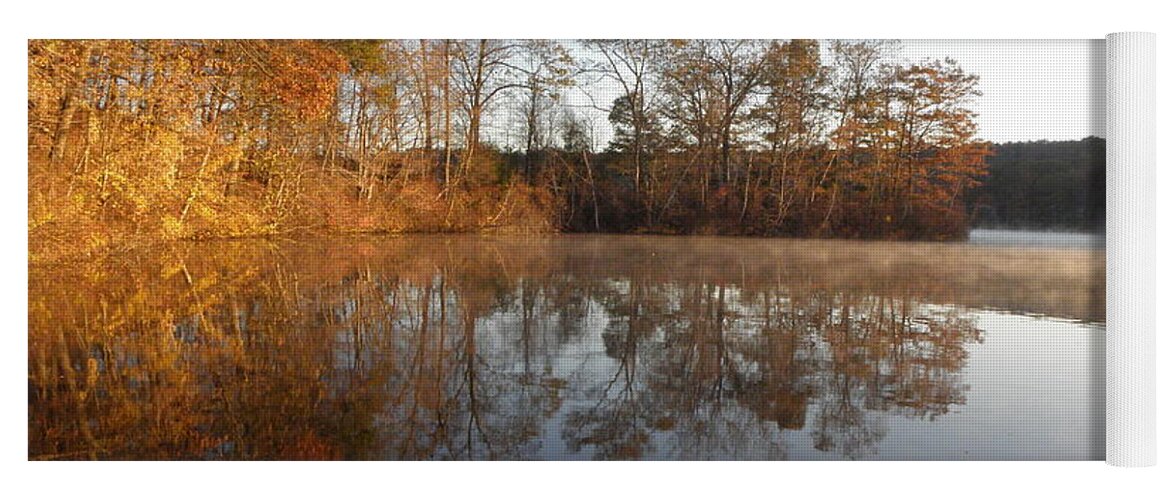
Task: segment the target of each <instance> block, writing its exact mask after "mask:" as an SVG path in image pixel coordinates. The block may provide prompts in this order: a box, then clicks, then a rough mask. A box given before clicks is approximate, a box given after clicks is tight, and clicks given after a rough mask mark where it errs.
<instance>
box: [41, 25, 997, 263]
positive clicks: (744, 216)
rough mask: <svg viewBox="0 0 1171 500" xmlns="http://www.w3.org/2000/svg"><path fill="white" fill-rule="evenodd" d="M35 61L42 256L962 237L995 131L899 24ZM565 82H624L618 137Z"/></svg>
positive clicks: (166, 43)
mask: <svg viewBox="0 0 1171 500" xmlns="http://www.w3.org/2000/svg"><path fill="white" fill-rule="evenodd" d="M28 64H29V99H28V120H29V127H28V134H29V138H28V144H29V183H30V189H29V237H30V246H31V250H30V252H32V253H34V254H36V253H39V252H46V251H50V250H52V249H59V248H62V247H74V249H75V250H90V249H94V248H98V247H102V246H105V245H108V244H111V243H116V242H119V241H122V240H125V239H127V238H141V239H152V240H153V239H160V238H162V239H174V238H201V237H225V236H227V237H230V236H244V235H256V234H273V233H280V232H290V231H297V230H305V229H326V230H332V231H469V230H482V229H486V228H513V229H522V230H536V231H550V230H565V231H622V232H626V231H646V232H665V233H719V234H753V235H793V236H818V237H862V238H890V239H894V238H915V239H948V238H959V237H963V235H965V234H966V228H967V222H968V214H967V210H966V203H967V200H966V193H967V191H968V190H969V189H970V188H972V187H973V186H975V185H976V184H977V182H978V181H977V179H979V178H980V177H981V176H982V175H983V174H984V173H985V163H984V157H985V156H986V154H987V152H988V149H987V145H986V144H983V143H981V142H979V141H977V140H976V139H975V138H974V133H975V129H976V126H975V124H974V122H973V114H972V112H971V111H970V109H969V105H970V103H971V100H972V99H973V98H975V97H976V96H978V95H979V92H978V91H977V90H976V83H977V77H976V76H973V75H969V74H966V73H964V72H963V71H962V70H961V69H960V68H959V67H958V66H957V65H956V63H955V62H954V61H950V60H947V61H924V62H922V63H918V64H903V63H899V62H897V46H895V45H893V44H891V43H889V42H874V41H863V42H834V43H832V44H830V45H829V46H823V45H822V44H819V43H818V42H816V41H811V40H791V41H753V40H734V41H729V40H690V41H659V40H617V41H604V40H591V41H581V42H572V43H571V44H562V43H558V42H553V41H543V40H521V41H513V40H419V41H405V40H397V41H373V40H360V41H305V40H285V41H266V40H113V41H105V40H96V41H57V40H33V41H30V42H29V44H28ZM571 89H576V90H583V91H585V92H587V95H588V92H591V91H592V92H594V93H596V94H603V93H607V92H599V91H597V89H610V90H612V92H608V93H607V94H608V97H607V98H606V99H601V100H600V101H599V99H598V98H597V97H598V96H592V95H589V97H590V100H592V101H593V104H590V105H589V107H592V108H595V109H597V110H600V111H604V112H605V113H607V117H608V121H609V124H608V127H609V128H611V129H612V130H613V139H612V140H610V141H609V143H608V144H595V142H596V139H595V138H596V137H598V136H599V135H600V132H599V130H600V129H601V127H605V126H607V124H599V123H595V122H594V121H593V120H591V119H590V117H589V113H583V112H582V111H581V109H580V106H581V105H582V104H581V103H579V102H578V103H572V102H568V101H569V99H567V98H566V95H567V93H568V92H569V91H570V90H571ZM614 95H617V98H614V99H609V97H613V96H614ZM487 130H496V131H499V130H507V131H510V132H511V133H512V136H513V137H514V138H517V139H518V140H517V141H516V143H518V144H519V147H513V148H505V147H504V146H503V145H502V142H503V141H501V140H499V138H498V137H493V136H492V134H489V133H487V132H485V131H487ZM508 142H512V141H508Z"/></svg>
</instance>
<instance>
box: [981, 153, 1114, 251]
mask: <svg viewBox="0 0 1171 500" xmlns="http://www.w3.org/2000/svg"><path fill="white" fill-rule="evenodd" d="M987 161H988V177H987V178H985V179H984V181H983V184H982V185H981V186H979V187H977V188H976V189H975V190H974V191H973V193H972V216H973V223H974V224H976V225H979V226H987V227H1007V228H1029V229H1040V228H1060V229H1078V230H1094V229H1100V228H1101V227H1102V225H1103V224H1104V223H1105V220H1106V140H1105V139H1102V138H1100V137H1087V138H1085V139H1082V140H1080V141H1033V142H1011V143H1007V144H997V145H996V146H994V147H993V153H992V155H991V156H989V157H988V160H987Z"/></svg>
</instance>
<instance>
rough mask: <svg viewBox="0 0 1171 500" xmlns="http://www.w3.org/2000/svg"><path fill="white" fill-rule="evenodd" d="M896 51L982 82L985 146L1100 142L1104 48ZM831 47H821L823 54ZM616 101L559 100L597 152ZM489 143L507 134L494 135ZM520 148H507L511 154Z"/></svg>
mask: <svg viewBox="0 0 1171 500" xmlns="http://www.w3.org/2000/svg"><path fill="white" fill-rule="evenodd" d="M562 43H563V44H565V46H566V47H567V48H569V49H570V52H571V53H572V55H573V56H574V58H575V59H581V58H589V57H590V56H591V54H590V53H589V52H587V51H586V50H584V49H582V48H581V47H580V46H579V44H578V42H576V41H572V40H566V41H563V42H562ZM900 45H901V49H900V51H899V54H900V56H899V57H900V59H901V60H903V61H904V62H918V61H921V60H923V59H944V58H949V57H950V58H952V59H955V60H956V61H957V62H958V63H959V65H960V67H962V68H963V69H964V70H965V71H967V72H968V73H972V74H976V75H979V76H980V84H979V89H980V90H981V91H982V92H983V94H984V95H983V96H982V97H978V98H976V100H975V103H974V106H973V107H974V111H976V112H977V113H978V114H979V116H978V117H977V123H978V125H979V137H980V138H982V139H985V140H989V141H993V142H1009V141H1028V140H1036V139H1048V140H1066V139H1081V138H1084V137H1086V136H1089V135H1097V136H1104V135H1105V116H1104V115H1105V113H1104V112H1105V99H1104V95H1105V78H1104V67H1105V41H1104V40H902V41H900ZM828 46H829V43H828V42H825V43H823V47H825V48H826V49H824V50H828V49H827V48H828ZM825 58H826V59H828V53H827V54H826V57H825ZM583 83H584V82H583ZM586 93H589V94H592V97H593V99H592V100H591V99H590V98H589V96H587V95H586ZM618 96H619V90H618V88H617V86H615V85H612V84H604V83H598V84H594V85H586V86H585V88H584V89H570V90H569V91H568V92H566V94H565V96H564V97H565V104H568V105H570V106H571V107H573V108H574V109H575V110H577V112H578V113H579V114H581V115H584V117H586V118H587V119H588V120H589V121H591V122H592V123H593V127H594V139H595V147H597V148H599V149H602V148H605V147H606V144H607V143H608V142H609V139H610V136H611V132H610V125H609V123H608V122H607V120H606V113H605V112H604V111H600V110H597V109H592V106H594V105H597V106H602V107H609V105H610V103H612V102H613V100H614V99H615V98H617V97H618ZM501 125H505V124H501ZM505 126H507V125H505ZM496 134H500V135H496ZM493 135H496V137H501V136H503V135H510V134H509V132H507V131H504V130H499V131H494V132H493ZM517 141H519V138H513V139H511V140H507V139H506V140H504V142H511V143H512V145H514V146H515V145H516V144H518V142H517Z"/></svg>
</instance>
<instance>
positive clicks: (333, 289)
mask: <svg viewBox="0 0 1171 500" xmlns="http://www.w3.org/2000/svg"><path fill="white" fill-rule="evenodd" d="M972 240H973V241H972V242H970V243H878V242H848V241H800V240H781V239H739V238H714V237H713V238H706V237H656V236H605V235H566V236H534V237H514V236H410V237H349V238H333V239H320V240H310V241H284V242H274V241H263V240H246V241H245V240H242V241H229V242H215V243H191V244H183V245H176V246H172V247H166V248H158V249H155V250H151V251H140V252H136V253H133V254H128V255H121V256H115V257H110V258H108V259H104V260H101V261H98V262H91V263H86V264H79V265H71V266H63V267H53V268H41V267H37V268H31V269H30V272H29V275H30V277H29V334H28V335H29V358H28V362H29V415H28V418H29V457H30V458H34V459H86V458H97V459H572V460H577V459H797V460H823V459H871V460H902V459H923V460H928V459H1054V460H1065V459H1085V460H1089V459H1094V460H1100V459H1102V458H1103V457H1104V438H1103V435H1104V430H1103V429H1104V406H1103V402H1104V383H1103V367H1102V363H1103V358H1104V342H1103V330H1104V329H1103V324H1104V323H1103V320H1104V305H1103V304H1104V286H1105V279H1104V271H1103V269H1104V257H1103V254H1102V252H1101V250H1100V249H1099V248H1097V247H1096V246H1095V245H1093V244H1089V245H1082V244H1073V245H1071V244H1052V240H1053V238H1052V237H1051V236H1046V235H1040V236H1038V235H1035V234H1034V235H1029V234H1014V235H1005V234H990V233H977V234H974V235H973V239H972ZM1046 241H1049V242H1050V243H1049V244H1047V243H1045V242H1046ZM1061 241H1072V240H1070V239H1064V240H1061Z"/></svg>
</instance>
